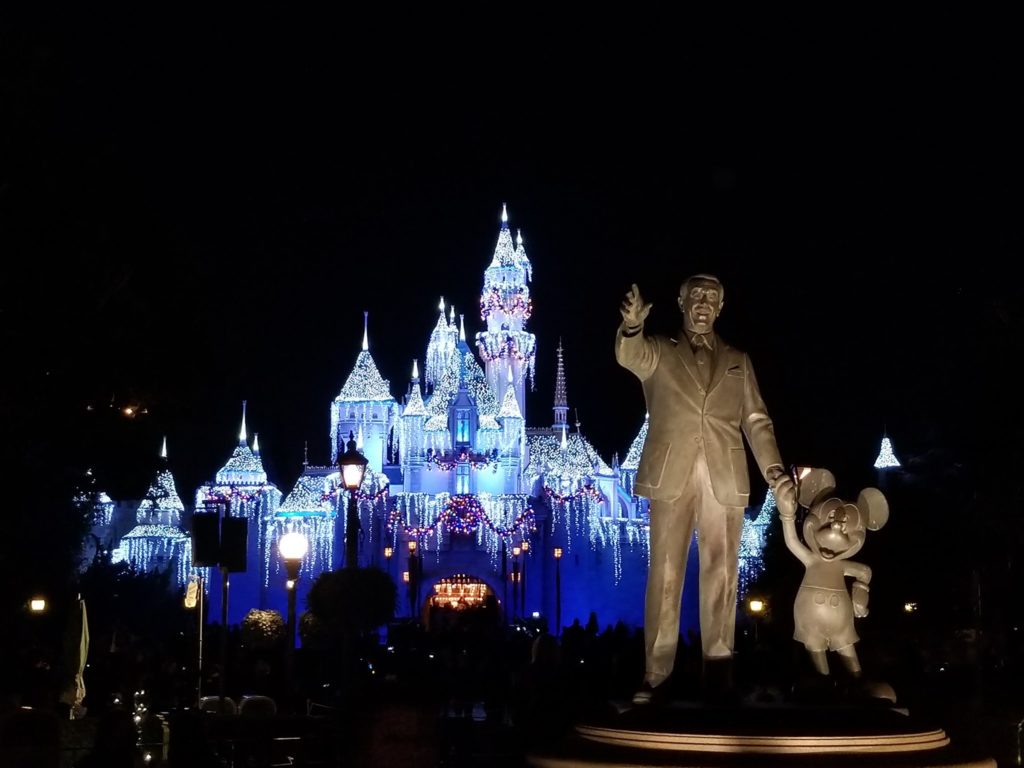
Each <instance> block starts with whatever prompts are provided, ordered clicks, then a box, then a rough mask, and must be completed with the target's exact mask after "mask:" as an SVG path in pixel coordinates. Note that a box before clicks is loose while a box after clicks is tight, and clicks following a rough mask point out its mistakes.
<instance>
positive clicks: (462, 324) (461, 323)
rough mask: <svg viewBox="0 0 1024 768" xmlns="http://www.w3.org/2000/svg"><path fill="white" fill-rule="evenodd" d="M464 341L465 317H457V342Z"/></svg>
mask: <svg viewBox="0 0 1024 768" xmlns="http://www.w3.org/2000/svg"><path fill="white" fill-rule="evenodd" d="M465 340H466V316H465V315H459V341H465Z"/></svg>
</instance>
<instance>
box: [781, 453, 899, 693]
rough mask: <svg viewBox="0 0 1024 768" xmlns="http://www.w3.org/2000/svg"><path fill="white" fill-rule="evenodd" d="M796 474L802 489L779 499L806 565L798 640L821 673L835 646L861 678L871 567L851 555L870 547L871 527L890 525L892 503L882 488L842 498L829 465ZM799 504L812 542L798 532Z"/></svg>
mask: <svg viewBox="0 0 1024 768" xmlns="http://www.w3.org/2000/svg"><path fill="white" fill-rule="evenodd" d="M795 474H796V477H794V480H795V482H796V488H797V490H796V493H792V492H791V493H789V494H780V496H779V498H777V499H776V502H777V504H778V508H779V516H780V517H781V518H782V531H783V533H784V535H785V538H786V546H787V547H788V548H789V551H790V552H792V553H793V554H794V555H796V557H797V558H798V559H799V560H800V562H801V563H803V564H804V568H806V571H805V572H804V579H803V582H801V584H800V590H799V592H797V596H796V601H795V602H794V603H793V619H794V623H795V626H796V628H795V631H794V633H793V639H794V640H797V641H799V642H801V643H803V645H804V647H805V648H806V649H807V652H808V653H809V654H810V656H811V661H812V663H813V664H814V668H815V669H816V670H817V671H818V672H819V673H820V674H822V675H828V674H829V669H828V659H827V658H826V656H825V651H826V650H828V649H831V650H833V651H835V652H836V653H837V654H839V658H840V659H842V662H843V664H844V665H845V667H846V669H847V670H848V671H849V673H850V675H851V676H852V677H854V678H859V677H860V675H861V668H860V661H859V660H858V659H857V650H856V649H855V648H854V643H856V642H857V640H858V639H859V638H858V637H857V633H856V631H855V630H854V628H853V619H854V617H856V618H862V617H864V616H867V615H868V591H869V587H868V584H869V583H870V582H871V569H870V568H869V567H868V566H866V565H863V564H861V563H855V562H852V561H851V560H850V559H849V558H851V557H852V556H853V555H855V554H857V552H859V551H860V548H861V547H862V546H863V545H864V536H865V528H867V530H869V531H877V530H878V529H880V528H881V527H882V526H883V525H885V523H886V521H887V520H888V519H889V504H888V502H887V501H886V500H885V496H883V495H882V492H881V491H879V490H878V489H877V488H865V489H864V490H863V491H861V492H860V495H859V496H858V497H857V503H856V504H851V503H849V502H845V501H842V500H841V499H839V498H837V497H836V496H834V495H833V494H832V492H833V491H834V490H835V486H836V482H835V477H833V475H832V473H831V472H829V471H828V470H827V469H810V468H803V469H800V470H798V471H796V472H795ZM798 503H799V504H800V506H803V507H806V508H807V516H806V518H805V519H804V525H803V534H804V541H806V542H807V543H806V545H805V544H804V543H803V542H801V541H800V539H799V538H798V537H797V532H796V507H797V504H798ZM847 576H851V577H853V579H854V581H853V588H852V594H851V593H850V592H847V587H846V577H847Z"/></svg>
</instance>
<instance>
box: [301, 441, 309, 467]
mask: <svg viewBox="0 0 1024 768" xmlns="http://www.w3.org/2000/svg"><path fill="white" fill-rule="evenodd" d="M302 466H304V467H308V466H309V440H305V441H303V443H302Z"/></svg>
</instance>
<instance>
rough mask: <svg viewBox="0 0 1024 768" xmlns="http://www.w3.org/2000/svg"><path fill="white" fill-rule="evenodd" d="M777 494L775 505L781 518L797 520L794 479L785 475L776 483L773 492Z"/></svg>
mask: <svg viewBox="0 0 1024 768" xmlns="http://www.w3.org/2000/svg"><path fill="white" fill-rule="evenodd" d="M772 492H773V493H774V494H775V505H776V506H777V507H778V509H779V517H781V518H782V519H783V520H794V519H796V484H795V483H794V482H793V479H792V478H791V477H790V476H789V475H786V474H783V475H782V476H781V477H779V478H778V480H777V481H776V482H775V487H774V489H773V491H772Z"/></svg>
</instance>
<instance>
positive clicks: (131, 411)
mask: <svg viewBox="0 0 1024 768" xmlns="http://www.w3.org/2000/svg"><path fill="white" fill-rule="evenodd" d="M124 415H125V416H134V415H135V409H134V408H125V409H124Z"/></svg>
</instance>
